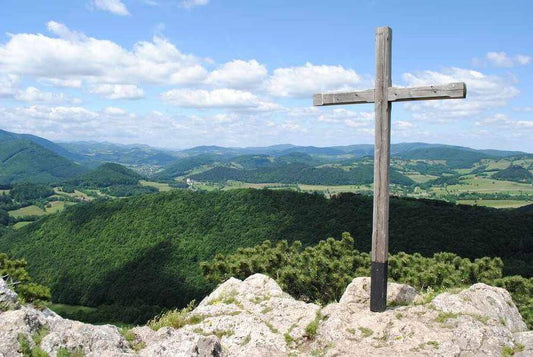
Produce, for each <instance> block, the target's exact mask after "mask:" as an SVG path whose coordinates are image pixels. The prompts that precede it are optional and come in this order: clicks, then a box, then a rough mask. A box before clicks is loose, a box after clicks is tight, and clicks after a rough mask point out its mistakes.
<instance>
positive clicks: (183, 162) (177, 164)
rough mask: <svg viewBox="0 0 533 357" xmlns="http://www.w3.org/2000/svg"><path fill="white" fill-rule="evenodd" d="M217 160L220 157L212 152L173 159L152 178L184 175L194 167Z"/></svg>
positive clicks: (158, 178)
mask: <svg viewBox="0 0 533 357" xmlns="http://www.w3.org/2000/svg"><path fill="white" fill-rule="evenodd" d="M217 160H220V157H218V156H217V155H212V154H199V155H196V156H191V157H183V158H179V159H174V161H173V162H171V163H170V164H168V165H167V166H166V167H165V169H164V170H163V171H161V172H158V173H157V174H155V175H154V177H153V178H154V179H156V180H170V179H173V178H175V177H178V176H184V175H186V174H188V173H189V172H190V171H191V170H192V169H194V168H196V167H200V166H202V165H209V164H212V163H214V162H216V161H217Z"/></svg>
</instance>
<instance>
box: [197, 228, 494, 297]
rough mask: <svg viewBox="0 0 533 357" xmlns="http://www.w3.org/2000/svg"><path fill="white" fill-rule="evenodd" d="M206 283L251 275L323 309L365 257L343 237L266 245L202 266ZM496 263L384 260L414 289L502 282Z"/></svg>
mask: <svg viewBox="0 0 533 357" xmlns="http://www.w3.org/2000/svg"><path fill="white" fill-rule="evenodd" d="M201 267H202V272H203V274H204V276H205V277H206V279H207V280H208V281H212V282H215V283H220V282H222V281H224V280H226V279H228V278H229V277H232V276H233V277H237V278H240V279H245V278H246V277H248V276H249V275H252V274H255V273H263V274H267V275H269V276H272V277H275V278H276V280H277V281H278V283H279V284H280V286H282V288H283V289H284V290H285V291H287V292H288V293H289V294H291V295H292V296H294V297H296V298H298V299H301V300H306V301H318V302H320V303H322V304H326V303H329V302H332V301H336V300H338V299H340V297H341V296H342V294H343V292H344V290H345V289H346V286H347V285H348V284H349V283H350V282H351V281H352V280H353V278H354V277H356V276H368V275H369V273H370V256H369V254H368V253H363V252H360V251H359V250H357V249H355V246H354V239H353V238H352V237H351V236H350V235H349V234H348V233H344V234H343V236H342V239H341V240H335V239H333V238H328V239H327V240H325V241H320V242H319V243H318V244H316V245H315V246H310V247H306V248H302V244H301V243H300V242H298V241H296V242H294V243H293V244H291V245H289V244H288V243H287V241H281V242H278V243H277V244H275V245H272V243H271V242H269V241H266V242H264V243H262V244H260V245H258V246H256V247H253V248H242V249H238V250H237V252H236V253H235V254H230V255H222V254H218V255H217V256H216V257H215V258H214V259H213V260H212V261H210V262H204V263H202V264H201ZM502 267H503V263H502V261H501V259H500V258H481V259H476V260H475V261H474V262H472V261H470V260H469V259H466V258H461V257H459V256H457V255H455V254H453V253H436V254H434V255H433V257H432V258H427V257H423V256H422V255H420V254H419V253H414V254H406V253H404V252H400V253H398V254H396V255H391V256H390V258H389V273H390V277H391V278H392V279H393V280H395V281H399V282H402V283H405V284H409V285H411V286H413V287H415V288H418V289H427V288H428V287H431V288H432V289H446V288H450V287H454V286H461V285H467V284H473V283H476V282H480V281H481V282H493V281H494V280H496V279H498V278H501V275H502Z"/></svg>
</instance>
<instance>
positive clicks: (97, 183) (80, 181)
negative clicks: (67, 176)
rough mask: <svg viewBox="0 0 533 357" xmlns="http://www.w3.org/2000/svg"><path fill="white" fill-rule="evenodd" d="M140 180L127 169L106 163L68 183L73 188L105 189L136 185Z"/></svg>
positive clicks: (137, 175)
mask: <svg viewBox="0 0 533 357" xmlns="http://www.w3.org/2000/svg"><path fill="white" fill-rule="evenodd" d="M141 178H142V176H141V175H139V174H138V173H136V172H135V171H133V170H130V169H128V168H127V167H124V166H122V165H119V164H113V163H106V164H102V165H100V166H98V167H97V168H95V169H94V170H91V171H89V172H87V173H85V174H83V175H80V176H78V177H76V178H74V179H71V180H69V181H68V183H69V184H72V185H75V186H85V187H107V186H112V185H136V184H137V182H138V181H139V180H140V179H141Z"/></svg>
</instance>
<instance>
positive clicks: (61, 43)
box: [0, 22, 207, 84]
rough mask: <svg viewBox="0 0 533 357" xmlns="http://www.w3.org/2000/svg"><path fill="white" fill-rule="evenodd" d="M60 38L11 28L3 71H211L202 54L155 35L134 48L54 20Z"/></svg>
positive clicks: (165, 79)
mask: <svg viewBox="0 0 533 357" xmlns="http://www.w3.org/2000/svg"><path fill="white" fill-rule="evenodd" d="M48 27H49V28H51V29H52V30H53V32H54V33H55V34H56V35H57V34H58V35H59V36H60V37H59V38H54V37H48V36H44V35H41V34H24V33H21V34H11V35H10V37H9V40H8V42H7V43H5V44H3V45H0V71H2V72H7V73H11V74H15V75H22V76H33V77H39V78H42V79H48V80H51V81H83V82H88V83H92V84H94V83H100V84H106V83H116V84H139V83H152V84H188V83H198V82H201V81H203V80H204V79H205V77H206V76H207V71H206V69H205V68H204V67H203V66H202V64H201V63H202V60H200V59H198V58H196V57H195V56H192V55H186V54H183V53H181V52H180V51H179V50H178V49H177V48H176V47H175V46H174V45H173V44H171V43H170V42H169V41H168V40H166V39H164V38H161V37H154V38H153V39H152V41H140V42H137V43H136V44H135V45H134V46H133V49H132V50H127V49H125V48H123V47H121V46H119V45H118V44H116V43H114V42H112V41H108V40H99V39H96V38H92V37H87V36H85V35H81V34H77V33H74V32H72V31H70V30H69V29H68V28H67V27H66V26H64V25H62V24H59V23H56V22H49V23H48Z"/></svg>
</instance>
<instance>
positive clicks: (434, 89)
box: [313, 82, 466, 106]
mask: <svg viewBox="0 0 533 357" xmlns="http://www.w3.org/2000/svg"><path fill="white" fill-rule="evenodd" d="M387 92H388V95H387V97H388V98H387V100H388V101H389V102H404V101H411V100H432V99H462V98H466V84H465V83H463V82H459V83H449V84H442V85H435V86H425V87H411V88H398V87H389V89H388V91H387ZM361 103H374V90H373V89H368V90H364V91H358V92H342V93H324V94H315V95H313V105H316V106H323V105H341V104H361Z"/></svg>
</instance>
